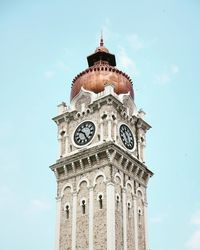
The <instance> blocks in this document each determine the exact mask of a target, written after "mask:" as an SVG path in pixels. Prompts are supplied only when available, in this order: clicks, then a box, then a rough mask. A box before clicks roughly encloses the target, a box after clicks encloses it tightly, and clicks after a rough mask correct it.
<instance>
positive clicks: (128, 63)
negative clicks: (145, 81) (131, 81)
mask: <svg viewBox="0 0 200 250" xmlns="http://www.w3.org/2000/svg"><path fill="white" fill-rule="evenodd" d="M118 65H119V68H121V69H124V70H125V71H127V72H128V73H131V74H133V73H134V74H138V70H137V67H136V63H135V61H134V60H133V59H132V58H130V57H129V56H128V54H127V53H126V50H125V48H122V47H120V49H119V52H118Z"/></svg>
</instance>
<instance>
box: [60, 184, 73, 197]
mask: <svg viewBox="0 0 200 250" xmlns="http://www.w3.org/2000/svg"><path fill="white" fill-rule="evenodd" d="M67 187H70V189H71V193H72V192H73V187H72V184H70V183H66V184H65V185H64V186H63V188H62V190H61V198H62V197H63V196H64V191H65V189H66V188H67Z"/></svg>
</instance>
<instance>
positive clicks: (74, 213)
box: [72, 193, 77, 250]
mask: <svg viewBox="0 0 200 250" xmlns="http://www.w3.org/2000/svg"><path fill="white" fill-rule="evenodd" d="M76 210H77V193H73V206H72V250H76Z"/></svg>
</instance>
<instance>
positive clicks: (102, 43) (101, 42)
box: [100, 30, 104, 47]
mask: <svg viewBox="0 0 200 250" xmlns="http://www.w3.org/2000/svg"><path fill="white" fill-rule="evenodd" d="M103 46H104V42H103V31H102V30H101V39H100V47H103Z"/></svg>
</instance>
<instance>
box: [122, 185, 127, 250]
mask: <svg viewBox="0 0 200 250" xmlns="http://www.w3.org/2000/svg"><path fill="white" fill-rule="evenodd" d="M122 196H123V197H122V200H123V241H124V250H127V213H126V211H127V206H126V189H124V188H123V191H122Z"/></svg>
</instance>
